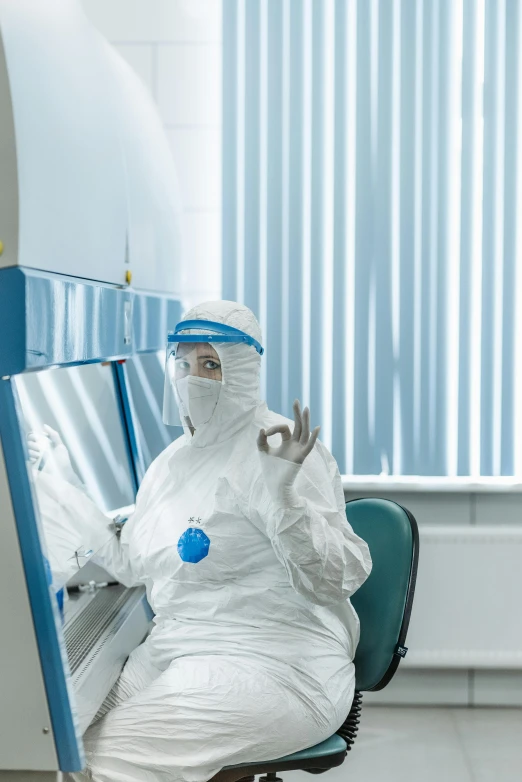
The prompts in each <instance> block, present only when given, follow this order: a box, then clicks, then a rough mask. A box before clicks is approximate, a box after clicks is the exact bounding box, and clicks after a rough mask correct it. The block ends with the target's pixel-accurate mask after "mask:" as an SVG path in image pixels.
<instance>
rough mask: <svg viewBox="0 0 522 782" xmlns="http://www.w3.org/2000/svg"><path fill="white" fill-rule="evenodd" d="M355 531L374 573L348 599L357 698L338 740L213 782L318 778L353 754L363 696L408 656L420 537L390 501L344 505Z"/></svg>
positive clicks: (225, 773)
mask: <svg viewBox="0 0 522 782" xmlns="http://www.w3.org/2000/svg"><path fill="white" fill-rule="evenodd" d="M346 515H347V516H348V519H349V520H350V524H351V525H352V527H353V529H354V531H355V532H356V533H357V534H358V535H359V536H360V537H361V538H363V539H364V540H365V541H366V542H367V543H368V546H369V548H370V553H371V555H372V560H373V569H372V572H371V575H370V577H369V578H368V579H367V580H366V582H365V583H364V584H363V586H362V587H361V588H360V589H359V590H358V591H357V592H356V594H355V595H354V596H353V598H352V604H353V606H354V608H355V610H356V611H357V614H358V615H359V619H360V622H361V639H360V641H359V646H358V647H357V653H356V655H355V660H354V662H355V697H354V700H353V703H352V707H351V709H350V713H349V714H348V717H347V718H346V720H345V721H344V723H343V725H342V726H341V727H340V728H339V730H338V731H337V733H336V734H334V735H333V736H331V737H330V738H329V739H327V740H326V741H322V742H321V743H320V744H316V745H315V746H314V747H310V748H309V749H304V750H301V751H300V752H295V753H293V754H292V755H287V756H286V757H284V758H279V759H277V760H267V761H263V762H261V761H256V762H255V763H242V764H241V765H238V766H225V768H223V769H221V771H219V772H218V773H217V774H216V775H215V776H214V777H213V778H212V780H211V782H238V780H241V782H253V780H254V779H255V775H256V774H266V776H264V777H261V780H260V782H281V781H280V778H279V777H278V776H277V772H282V771H295V770H302V771H308V772H309V773H310V774H322V773H323V772H324V771H328V769H330V768H334V767H335V766H340V765H341V764H342V763H343V761H344V759H345V758H346V755H347V753H348V751H349V750H350V749H351V748H352V745H353V743H354V741H355V737H356V735H357V730H358V726H359V721H360V714H361V704H362V693H363V692H364V691H367V692H375V691H377V690H382V689H383V688H384V687H386V685H387V684H389V683H390V681H391V680H392V678H393V676H394V674H395V671H396V670H397V668H398V667H399V663H400V661H401V659H402V658H403V657H405V656H406V652H407V648H406V646H405V641H406V633H407V632H408V625H409V622H410V614H411V608H412V604H413V595H414V591H415V581H416V578H417V564H418V560H419V533H418V529H417V522H416V521H415V519H414V517H413V516H412V514H411V513H410V512H409V511H407V510H406V509H405V508H403V507H402V506H401V505H397V504H396V503H395V502H391V501H390V500H378V499H362V500H352V501H351V502H348V503H347V504H346Z"/></svg>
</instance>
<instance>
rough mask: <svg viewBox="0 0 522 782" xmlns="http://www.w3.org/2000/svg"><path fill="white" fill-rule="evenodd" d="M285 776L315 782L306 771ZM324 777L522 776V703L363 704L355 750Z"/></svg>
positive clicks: (443, 779)
mask: <svg viewBox="0 0 522 782" xmlns="http://www.w3.org/2000/svg"><path fill="white" fill-rule="evenodd" d="M283 779H284V780H285V782H311V780H312V779H314V777H313V776H312V775H311V774H307V773H306V772H303V771H292V772H286V773H285V774H283ZM317 779H320V780H321V781H322V782H350V780H354V782H522V709H493V708H492V709H456V708H455V709H446V708H407V707H404V708H398V707H393V708H392V707H389V708H388V707H387V708H382V707H375V706H372V707H366V708H363V713H362V721H361V728H360V732H359V736H358V738H357V741H356V743H355V746H354V748H353V750H352V751H351V752H350V754H349V755H348V757H347V759H346V761H345V762H344V764H343V765H342V766H340V767H339V768H337V769H332V770H331V771H328V772H326V774H324V775H321V776H320V777H317Z"/></svg>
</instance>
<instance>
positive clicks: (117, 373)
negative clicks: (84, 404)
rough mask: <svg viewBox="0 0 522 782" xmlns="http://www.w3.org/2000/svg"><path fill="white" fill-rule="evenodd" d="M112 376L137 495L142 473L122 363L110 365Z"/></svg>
mask: <svg viewBox="0 0 522 782" xmlns="http://www.w3.org/2000/svg"><path fill="white" fill-rule="evenodd" d="M112 370H113V374H114V386H115V389H116V399H117V400H118V409H119V411H120V417H121V427H122V429H123V432H124V433H125V444H126V446H127V456H128V457H129V467H130V472H131V475H132V479H133V483H134V492H135V493H137V491H138V486H139V484H140V482H141V479H142V478H143V475H144V472H143V469H142V465H141V464H140V455H139V451H138V443H137V440H136V431H135V429H134V422H133V420H132V413H131V406H130V399H129V392H128V389H127V385H126V383H125V373H124V370H123V364H122V362H119V361H117V362H114V363H113V365H112Z"/></svg>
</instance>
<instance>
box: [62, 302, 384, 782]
mask: <svg viewBox="0 0 522 782" xmlns="http://www.w3.org/2000/svg"><path fill="white" fill-rule="evenodd" d="M189 321H190V328H187V329H183V326H184V324H185V323H186V324H187V326H188V322H189ZM194 321H196V323H195V324H194ZM206 324H213V329H214V331H212V329H209V330H207V328H206ZM220 324H222V325H223V326H224V328H223V329H222V333H219V326H220ZM216 329H217V331H216ZM177 332H178V336H177V337H176V336H175V337H174V338H173V339H174V340H176V339H178V338H179V340H180V341H179V343H178V344H176V345H175V346H174V347H171V348H170V353H169V354H168V355H169V360H168V362H167V372H166V398H165V411H166V417H167V419H168V418H170V416H171V413H172V410H173V409H174V406H175V407H176V409H179V412H180V414H181V422H182V423H183V424H184V426H185V434H184V436H183V437H180V438H178V439H177V440H175V441H174V442H173V443H172V444H171V445H170V446H169V447H168V448H167V449H166V450H165V451H164V452H163V453H162V454H161V455H160V456H159V457H158V458H157V459H156V460H155V461H154V463H153V464H152V465H151V466H150V468H149V470H148V472H147V474H146V475H145V478H144V480H143V483H142V485H141V488H140V490H139V493H138V497H137V502H136V510H135V512H134V514H133V515H132V516H131V518H130V519H129V520H128V522H127V523H126V524H125V526H124V528H123V531H122V533H121V537H120V538H119V539H118V538H116V537H114V538H112V539H111V540H110V541H109V542H107V543H106V544H105V545H104V547H103V549H102V550H101V553H100V554H99V555H98V561H99V562H101V563H102V564H103V565H104V566H105V567H106V568H107V569H108V570H109V571H110V572H111V573H112V574H113V575H114V576H115V577H117V578H118V579H119V580H120V581H122V582H123V583H124V584H126V585H128V586H131V585H137V584H145V586H146V588H147V594H148V598H149V601H150V604H151V606H152V608H153V610H154V612H155V619H154V628H153V630H152V632H151V633H150V635H149V636H148V638H147V639H146V641H145V642H144V643H143V644H142V645H141V646H139V647H138V648H137V649H135V651H134V652H133V653H132V654H131V656H130V658H129V660H128V661H127V664H126V666H125V668H124V670H123V672H122V674H121V677H120V679H119V681H118V682H117V684H116V686H115V687H114V688H113V690H112V692H111V693H110V695H109V697H108V699H107V701H106V703H105V704H104V706H103V707H102V709H101V711H100V713H99V715H98V717H97V719H96V720H95V721H94V722H93V724H92V725H91V727H90V728H89V729H88V730H87V732H86V734H85V737H84V742H85V749H86V758H87V769H86V771H85V772H83V773H80V774H74V775H72V776H73V777H74V779H76V780H83V779H87V778H88V779H92V780H95V782H144V781H145V780H147V781H149V780H154V781H155V782H172V781H173V780H175V781H177V780H179V782H181V781H183V782H204V781H205V780H209V779H210V778H211V777H212V776H213V775H214V774H215V773H217V772H218V771H219V770H220V769H221V768H222V767H223V766H225V765H232V764H238V763H241V762H251V761H256V760H267V759H273V758H277V757H281V756H283V755H286V754H288V753H292V752H295V751H298V750H300V749H304V748H306V747H309V746H312V745H314V744H316V743H318V742H320V741H322V740H324V739H326V738H328V737H329V736H331V735H332V734H333V733H334V732H335V731H336V730H337V729H338V728H339V727H340V726H341V724H342V723H343V721H344V720H345V718H346V716H347V714H348V712H349V709H350V705H351V702H352V699H353V695H354V681H355V676H354V666H353V662H352V660H353V657H354V653H355V648H356V645H357V642H358V637H359V623H358V619H357V615H356V613H355V611H354V609H353V608H352V606H351V604H350V601H349V598H350V596H351V595H352V594H353V593H354V592H355V591H356V590H357V589H358V588H359V587H360V586H361V584H362V583H363V582H364V581H365V579H366V578H367V576H368V574H369V573H370V570H371V560H370V556H369V552H368V548H367V545H366V543H364V541H363V540H361V539H360V538H359V537H358V536H357V535H355V533H354V532H353V531H352V529H351V527H350V525H349V523H348V522H347V519H346V514H345V503H344V496H343V490H342V486H341V480H340V476H339V471H338V468H337V465H336V462H335V461H334V459H333V457H332V456H331V455H330V453H329V452H328V451H327V449H326V448H325V447H324V446H323V445H322V444H321V443H320V442H319V441H317V440H316V438H317V434H318V430H317V429H316V430H314V431H313V432H312V433H311V434H310V428H309V413H308V411H307V410H306V409H305V410H304V411H303V413H301V411H300V408H299V404H298V403H297V402H296V404H295V405H294V414H295V422H294V423H293V425H292V423H291V422H290V421H288V420H287V419H285V418H283V417H282V416H279V415H276V414H275V413H272V412H271V411H270V410H268V408H267V406H266V404H265V403H264V402H263V401H261V399H260V396H259V393H260V392H259V375H260V366H261V355H260V354H261V353H262V348H261V346H260V343H261V332H260V328H259V325H258V323H257V321H256V319H255V317H254V315H253V314H252V312H251V311H250V310H249V309H247V307H244V306H242V305H240V304H236V303H233V302H226V301H219V302H211V303H207V304H202V305H200V306H198V307H195V308H194V309H192V310H191V311H190V312H189V313H188V314H187V315H186V316H185V319H184V321H183V322H182V323H181V324H178V328H177ZM188 335H194V336H193V337H192V336H190V339H189V337H188ZM183 340H184V341H183ZM171 359H172V361H171ZM172 402H173V403H174V405H173V404H171V403H172ZM169 422H170V423H173V421H172V420H171V421H169Z"/></svg>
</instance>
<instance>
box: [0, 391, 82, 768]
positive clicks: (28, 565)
mask: <svg viewBox="0 0 522 782" xmlns="http://www.w3.org/2000/svg"><path fill="white" fill-rule="evenodd" d="M18 421H19V416H18V415H17V401H16V397H15V390H14V385H13V381H12V380H0V438H1V440H2V447H3V450H4V455H5V463H6V470H7V477H8V480H9V486H10V489H11V499H12V503H13V509H14V512H15V516H16V523H17V530H18V539H19V541H20V550H21V554H22V561H23V565H24V570H25V577H26V581H27V590H28V593H29V599H30V602H31V609H32V614H33V621H34V629H35V634H36V641H37V644H38V651H39V654H40V662H41V665H42V673H43V678H44V683H45V689H46V692H47V701H48V705H49V713H50V715H51V722H52V727H53V734H54V739H55V743H56V753H57V756H58V762H59V766H60V769H61V770H62V771H79V770H81V769H82V768H83V766H84V759H83V751H82V744H81V738H80V736H79V735H78V732H77V730H76V725H75V720H74V716H73V712H72V707H71V696H72V690H71V689H70V685H69V666H68V662H67V655H66V652H65V647H64V643H63V637H62V631H61V626H60V618H59V613H58V607H57V606H53V602H52V601H53V599H54V598H53V596H52V593H51V589H52V587H50V586H49V585H48V582H47V576H46V572H45V566H44V557H43V553H42V548H41V544H40V535H39V533H38V523H37V518H36V515H35V510H34V509H35V505H36V503H35V502H34V500H33V496H32V491H31V484H30V482H29V475H28V472H27V466H26V455H27V454H26V453H25V452H24V443H23V441H22V438H21V434H20V428H19V425H18Z"/></svg>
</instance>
